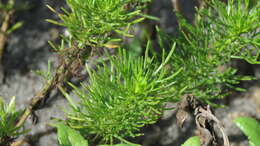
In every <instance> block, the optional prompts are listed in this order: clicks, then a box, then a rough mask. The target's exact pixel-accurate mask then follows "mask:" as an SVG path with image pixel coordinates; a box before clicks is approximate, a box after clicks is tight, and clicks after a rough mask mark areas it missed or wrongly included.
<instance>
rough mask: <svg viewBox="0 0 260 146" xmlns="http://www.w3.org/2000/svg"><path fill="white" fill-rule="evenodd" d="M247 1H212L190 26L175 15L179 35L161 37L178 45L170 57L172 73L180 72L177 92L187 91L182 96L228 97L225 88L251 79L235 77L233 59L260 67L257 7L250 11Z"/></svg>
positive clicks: (208, 99) (205, 98) (179, 16)
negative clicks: (179, 90)
mask: <svg viewBox="0 0 260 146" xmlns="http://www.w3.org/2000/svg"><path fill="white" fill-rule="evenodd" d="M248 3H249V1H248V0H238V1H237V4H235V3H234V1H229V2H228V4H227V5H225V4H224V3H222V2H220V1H217V0H213V1H212V2H209V3H208V6H209V7H208V8H206V9H202V10H198V14H197V16H196V19H195V24H189V23H188V22H187V21H186V20H185V18H183V17H182V16H181V15H180V14H178V13H177V16H178V20H179V26H180V30H181V31H180V34H179V35H178V36H177V37H173V38H172V37H171V38H170V37H164V36H163V35H161V37H160V38H161V40H165V39H171V40H172V41H173V42H176V43H177V48H176V50H175V52H174V54H173V56H172V59H171V60H172V61H171V65H172V67H173V69H174V70H173V71H176V70H178V69H179V68H183V73H182V74H180V75H179V76H178V77H177V79H176V80H178V81H177V82H179V83H178V84H176V85H179V87H180V88H183V87H187V90H185V92H184V93H185V94H192V95H194V96H196V97H197V98H199V99H200V100H202V101H205V102H207V103H210V99H215V98H221V97H224V96H226V95H227V94H228V92H227V90H226V91H225V90H223V89H227V88H233V89H236V90H238V91H244V89H242V88H238V87H235V86H234V85H235V84H238V83H239V82H240V81H241V80H252V79H253V78H252V77H248V76H238V75H236V72H237V70H236V69H235V68H233V67H231V66H230V61H231V60H232V59H234V58H236V59H242V60H245V61H247V62H249V63H251V64H256V63H259V61H258V59H259V53H260V50H259V47H260V36H259V32H258V31H259V28H260V25H259V23H258V20H260V15H259V9H260V7H259V6H260V5H259V4H260V3H259V2H257V4H256V5H254V6H253V7H249V4H248Z"/></svg>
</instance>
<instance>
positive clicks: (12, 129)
mask: <svg viewBox="0 0 260 146" xmlns="http://www.w3.org/2000/svg"><path fill="white" fill-rule="evenodd" d="M21 113H22V112H21V111H17V110H16V108H15V97H13V98H12V99H11V101H10V103H9V104H8V105H5V104H4V101H3V100H2V98H0V144H2V142H4V141H5V140H8V139H9V138H14V137H16V136H18V135H20V134H22V133H23V132H21V131H19V130H20V128H21V127H16V126H15V124H16V122H17V119H18V118H19V116H20V115H21Z"/></svg>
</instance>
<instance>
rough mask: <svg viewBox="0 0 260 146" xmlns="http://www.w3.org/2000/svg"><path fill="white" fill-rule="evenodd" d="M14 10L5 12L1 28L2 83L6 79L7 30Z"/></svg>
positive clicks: (0, 69) (0, 57)
mask: <svg viewBox="0 0 260 146" xmlns="http://www.w3.org/2000/svg"><path fill="white" fill-rule="evenodd" d="M13 13H14V10H11V11H8V12H5V13H4V15H3V17H4V18H3V22H2V25H1V28H0V82H2V81H3V79H4V67H3V56H4V49H5V45H6V42H7V34H6V33H7V30H8V27H9V20H10V18H11V16H12V15H13Z"/></svg>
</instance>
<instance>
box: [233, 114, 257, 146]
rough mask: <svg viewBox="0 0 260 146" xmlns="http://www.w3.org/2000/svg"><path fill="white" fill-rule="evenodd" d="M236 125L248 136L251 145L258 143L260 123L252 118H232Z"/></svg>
mask: <svg viewBox="0 0 260 146" xmlns="http://www.w3.org/2000/svg"><path fill="white" fill-rule="evenodd" d="M234 122H235V123H236V125H237V126H238V127H239V128H240V129H241V130H242V131H243V132H244V134H245V135H246V136H248V138H249V140H250V145H251V146H254V145H255V146H257V145H259V144H260V124H259V122H257V121H256V120H255V119H253V118H249V117H239V118H237V119H235V120H234Z"/></svg>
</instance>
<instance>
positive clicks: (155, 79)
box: [67, 46, 181, 144]
mask: <svg viewBox="0 0 260 146" xmlns="http://www.w3.org/2000/svg"><path fill="white" fill-rule="evenodd" d="M174 47H175V46H173V49H172V50H171V52H170V53H169V55H168V56H167V57H166V56H164V57H163V58H162V63H159V62H158V61H156V60H155V59H154V58H149V57H148V49H147V51H146V55H145V57H133V56H132V55H131V54H128V53H127V52H126V51H125V50H120V51H119V53H118V54H117V55H116V56H108V57H109V58H110V59H109V63H108V64H106V63H103V64H102V65H100V66H98V69H97V70H96V71H90V69H88V67H87V70H88V73H89V83H88V84H87V85H85V84H82V87H83V89H79V88H78V87H76V86H74V85H72V84H70V85H71V86H72V87H73V88H74V91H75V94H77V96H78V97H79V98H80V102H79V104H74V103H73V102H72V100H71V99H70V98H69V97H68V96H67V98H68V99H69V101H70V103H71V106H72V109H73V110H72V112H69V113H68V116H67V118H68V120H67V123H68V124H69V126H71V127H72V128H75V129H79V130H80V131H81V132H82V133H84V134H89V135H91V134H94V135H97V136H98V137H101V138H103V140H104V141H106V142H110V143H111V144H112V143H113V139H114V138H124V137H135V136H138V135H140V134H138V133H137V131H138V130H139V128H140V127H143V126H144V125H145V124H152V123H155V122H156V120H157V119H158V118H159V117H160V115H161V111H162V110H163V108H164V104H165V102H166V101H169V100H172V99H173V98H174V97H175V96H176V94H178V93H179V91H177V90H176V89H174V88H173V87H172V85H174V84H175V81H174V79H175V76H177V75H178V74H179V73H180V72H181V69H180V70H179V71H177V72H176V73H175V74H169V73H170V72H169V71H168V70H167V67H166V65H167V63H168V61H169V59H170V57H171V55H172V53H173V51H174Z"/></svg>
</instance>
